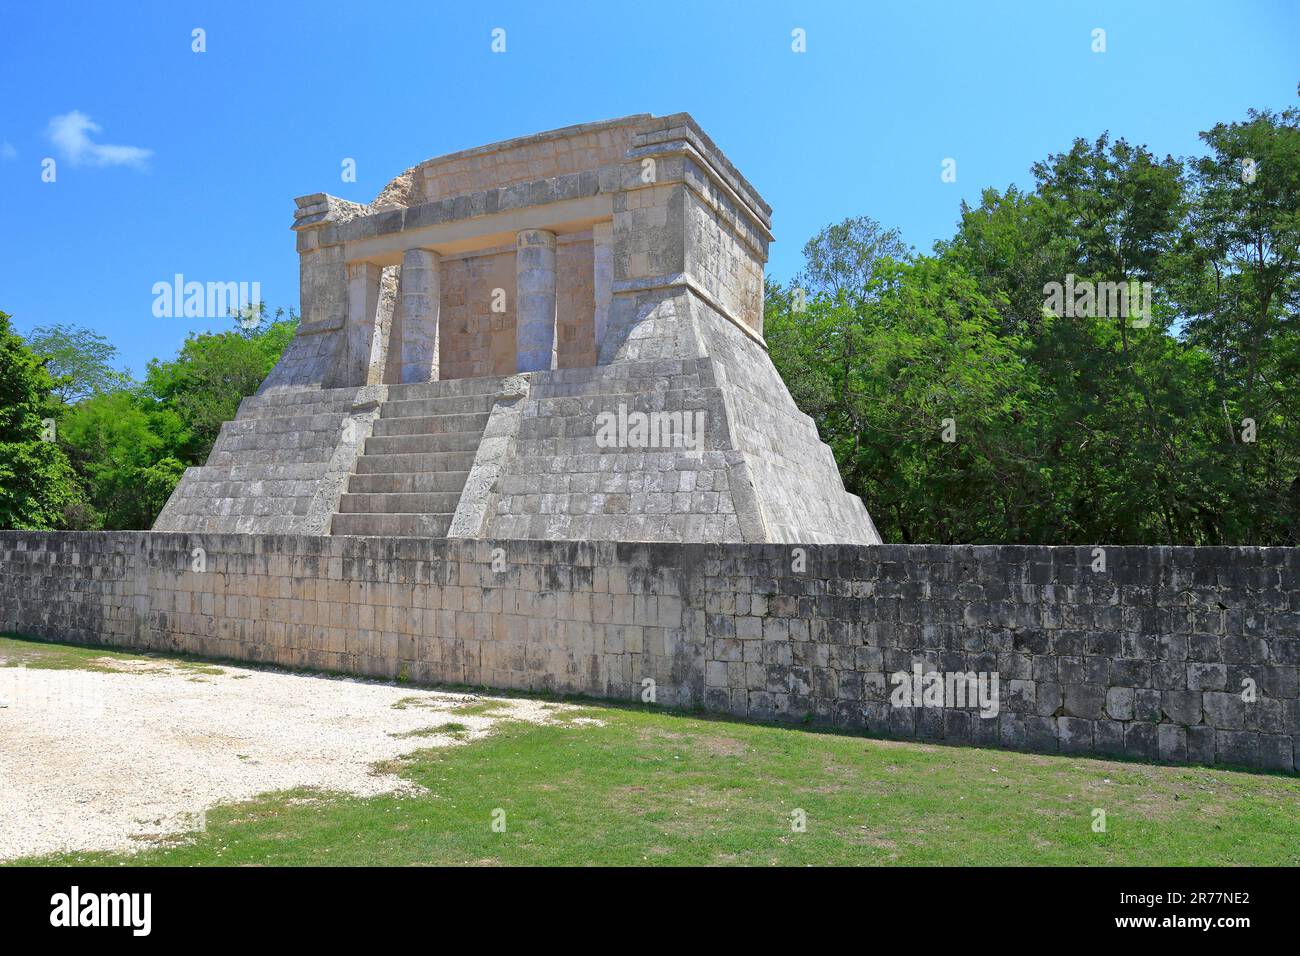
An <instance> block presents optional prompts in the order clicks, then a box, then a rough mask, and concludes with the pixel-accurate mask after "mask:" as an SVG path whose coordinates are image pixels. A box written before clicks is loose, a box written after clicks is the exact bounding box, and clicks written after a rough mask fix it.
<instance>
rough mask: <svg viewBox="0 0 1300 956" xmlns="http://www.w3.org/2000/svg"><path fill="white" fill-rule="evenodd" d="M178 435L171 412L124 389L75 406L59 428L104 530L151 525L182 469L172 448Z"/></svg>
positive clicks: (179, 424) (177, 423) (180, 431)
mask: <svg viewBox="0 0 1300 956" xmlns="http://www.w3.org/2000/svg"><path fill="white" fill-rule="evenodd" d="M183 434H185V431H184V428H183V423H182V422H181V421H180V420H179V419H178V418H177V417H176V415H175V413H174V412H171V411H169V410H167V409H163V408H159V407H157V406H156V403H153V402H151V401H150V400H149V399H148V397H147V396H142V395H140V394H137V393H134V392H129V391H118V392H111V393H109V394H107V395H95V396H93V397H91V398H88V399H85V400H84V401H82V402H78V403H77V404H76V405H75V406H73V407H72V408H71V409H70V410H69V411H68V413H67V415H66V416H65V419H64V422H63V426H62V427H61V428H60V438H61V440H62V442H63V443H64V447H65V448H67V450H68V455H69V457H70V458H71V459H72V462H73V464H74V465H75V466H76V468H77V471H78V472H79V473H80V474H81V475H82V477H83V479H84V482H85V485H86V488H87V490H88V497H89V500H90V503H91V505H92V506H93V507H94V509H95V510H96V512H98V515H99V520H100V521H101V522H102V524H103V525H104V526H105V527H107V528H110V529H120V528H126V529H146V528H148V527H150V526H151V525H152V524H153V520H154V518H156V517H157V515H158V512H159V511H161V510H162V506H163V505H164V504H166V503H167V497H168V496H169V495H170V494H171V492H172V489H173V488H174V487H175V486H176V482H177V481H179V480H180V477H181V474H182V473H183V472H184V470H185V465H184V464H183V463H182V462H181V461H179V460H178V459H177V458H176V457H175V454H174V448H173V443H174V442H175V440H176V438H177V436H180V435H183Z"/></svg>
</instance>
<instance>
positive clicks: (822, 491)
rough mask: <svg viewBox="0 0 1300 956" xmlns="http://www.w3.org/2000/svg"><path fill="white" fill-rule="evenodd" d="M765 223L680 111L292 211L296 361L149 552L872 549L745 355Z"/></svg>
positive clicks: (195, 478)
mask: <svg viewBox="0 0 1300 956" xmlns="http://www.w3.org/2000/svg"><path fill="white" fill-rule="evenodd" d="M770 215H771V209H770V208H769V207H768V205H767V204H766V203H765V202H763V200H762V198H760V196H759V195H758V192H757V191H756V190H755V189H754V187H753V186H751V185H750V184H749V183H748V182H747V181H746V180H745V178H744V177H743V176H742V175H741V174H740V173H739V172H737V170H736V169H735V167H734V166H732V165H731V163H730V162H729V161H728V160H727V158H726V157H725V156H724V155H723V154H722V152H721V151H720V150H719V149H718V148H717V147H716V146H715V145H714V144H713V142H712V141H711V140H710V139H709V137H708V136H706V135H705V134H704V132H703V131H702V130H701V129H700V128H699V127H698V126H697V125H696V124H695V122H694V121H693V120H692V119H691V118H690V117H689V116H687V115H686V114H676V115H673V116H666V117H661V118H656V117H652V116H647V115H641V116H629V117H624V118H622V119H616V120H609V121H606V122H601V123H592V124H588V125H584V126H572V127H568V128H565V129H559V130H554V131H552V132H548V133H541V134H538V135H535V136H528V137H524V138H521V139H514V140H509V141H507V142H504V143H496V144H493V145H491V146H484V147H480V148H478V149H471V150H466V151H464V152H460V153H454V154H452V155H450V156H443V157H439V158H437V159H431V160H429V161H427V162H424V163H421V164H420V165H418V166H415V167H412V168H411V169H408V170H407V171H406V172H404V173H402V174H401V175H400V176H398V177H397V178H396V179H395V180H393V182H392V183H390V184H389V185H388V186H387V187H385V189H384V190H383V191H382V193H381V194H380V196H379V197H378V198H377V199H376V200H375V202H373V203H371V204H370V205H368V206H361V205H357V204H355V203H351V202H347V201H345V200H342V199H337V198H335V197H333V196H329V195H326V194H324V193H317V194H315V195H310V196H303V197H301V198H299V199H298V200H297V211H296V213H295V220H294V225H293V229H294V232H295V233H296V235H297V239H298V255H299V259H300V265H301V312H302V323H301V326H300V328H299V330H298V333H297V336H296V337H295V338H294V341H293V343H292V344H291V345H290V346H289V348H288V350H287V351H286V353H285V355H284V358H283V359H282V360H281V362H280V363H279V364H278V365H277V366H276V368H275V370H274V371H273V372H272V373H271V374H270V376H269V377H268V378H267V380H266V382H265V383H264V384H263V386H262V388H261V389H260V390H259V391H258V393H257V395H255V396H253V397H252V398H249V399H247V400H246V401H245V402H244V403H243V405H242V406H241V407H240V410H239V415H238V417H237V418H236V419H235V420H234V421H233V422H228V423H227V424H226V425H225V427H224V428H223V429H222V432H221V435H220V437H219V438H218V440H217V443H216V446H215V447H214V448H213V450H212V454H211V455H210V457H209V458H208V461H207V463H206V464H205V465H204V466H203V467H201V468H192V469H190V470H189V471H187V472H186V474H185V476H184V478H183V479H182V481H181V482H180V484H179V485H178V486H177V488H176V491H175V493H174V494H173V495H172V498H171V500H170V501H169V502H168V503H167V506H166V508H165V509H164V510H163V512H162V514H161V515H160V516H159V518H158V521H157V523H156V524H155V526H154V528H155V530H157V531H207V532H232V531H233V532H248V533H266V532H297V533H306V534H335V535H417V536H432V537H451V538H481V537H497V538H548V539H567V540H587V541H591V540H613V541H676V542H682V541H735V542H771V541H805V542H807V541H823V542H831V541H840V542H850V543H857V544H872V543H876V542H878V541H879V540H880V539H879V536H878V535H877V534H876V530H875V527H874V525H873V524H872V522H871V518H870V517H869V515H868V514H867V511H866V509H865V508H864V507H863V505H862V502H861V501H860V500H859V499H858V498H857V497H855V496H853V495H850V494H847V493H846V492H845V490H844V485H843V483H842V482H841V480H840V476H839V472H838V470H837V468H836V465H835V460H834V457H833V455H832V454H831V451H830V449H829V448H827V447H826V446H825V445H824V444H822V442H821V441H820V440H819V438H818V436H817V430H816V428H815V426H814V425H813V423H812V421H811V420H810V419H809V418H808V417H807V416H806V415H804V414H803V413H802V412H800V411H799V409H798V408H797V407H796V406H795V404H794V402H793V401H792V400H791V398H790V395H789V392H788V391H787V390H786V388H785V385H784V383H783V382H782V381H781V379H780V377H779V376H778V375H777V373H776V370H775V368H774V367H773V366H772V362H771V360H770V359H769V358H768V355H767V351H766V348H765V346H764V343H763V265H764V263H765V262H766V261H767V246H768V242H769V241H770V239H771V233H770V225H771V219H770ZM611 422H613V423H615V424H617V423H624V424H623V425H622V426H621V427H616V428H615V429H614V430H613V432H610V430H609V428H608V427H607V428H606V431H605V433H602V426H603V425H604V426H608V425H609V424H610V423H611Z"/></svg>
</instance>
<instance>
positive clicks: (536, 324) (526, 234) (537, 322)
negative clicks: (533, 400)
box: [515, 229, 555, 372]
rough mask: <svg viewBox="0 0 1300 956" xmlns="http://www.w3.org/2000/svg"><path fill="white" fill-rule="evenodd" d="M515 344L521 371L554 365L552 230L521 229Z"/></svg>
mask: <svg viewBox="0 0 1300 956" xmlns="http://www.w3.org/2000/svg"><path fill="white" fill-rule="evenodd" d="M515 300H516V301H515V346H516V349H517V352H518V357H517V359H516V361H517V362H518V365H517V366H516V367H517V368H518V369H519V371H521V372H538V371H544V370H546V369H552V368H554V367H555V233H553V232H548V231H547V230H545V229H521V230H520V231H519V237H518V242H517V244H516V247H515Z"/></svg>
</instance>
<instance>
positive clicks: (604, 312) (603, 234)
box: [591, 222, 614, 359]
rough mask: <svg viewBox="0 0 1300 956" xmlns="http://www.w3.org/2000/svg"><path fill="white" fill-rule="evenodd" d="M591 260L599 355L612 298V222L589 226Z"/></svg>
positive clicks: (597, 353) (598, 354)
mask: <svg viewBox="0 0 1300 956" xmlns="http://www.w3.org/2000/svg"><path fill="white" fill-rule="evenodd" d="M591 253H592V255H591V260H592V266H593V269H594V273H595V274H594V276H593V282H592V287H593V288H594V289H595V291H596V319H595V326H596V328H595V342H596V355H597V357H598V359H599V356H600V343H601V340H602V339H604V337H605V326H606V325H608V324H609V307H610V304H611V303H612V302H613V300H614V224H613V223H612V222H598V223H596V224H595V225H594V226H592V227H591Z"/></svg>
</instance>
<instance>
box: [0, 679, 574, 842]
mask: <svg viewBox="0 0 1300 956" xmlns="http://www.w3.org/2000/svg"><path fill="white" fill-rule="evenodd" d="M97 664H100V665H106V666H110V667H112V668H113V670H112V671H111V672H102V671H95V670H41V669H36V668H25V667H0V860H5V859H13V858H15V857H24V856H33V855H37V854H45V853H55V852H63V851H70V850H114V851H131V850H136V849H141V848H143V847H145V846H148V845H149V844H150V842H151V841H153V840H156V839H158V838H159V837H160V836H167V835H174V834H178V833H184V832H187V831H194V830H197V829H200V827H201V825H202V821H203V817H202V813H203V812H204V811H206V810H208V809H209V808H211V807H213V806H215V805H216V804H219V803H228V802H231V801H238V800H244V799H248V798H250V797H254V796H256V795H258V794H262V793H267V792H271V791H276V790H287V789H291V788H295V787H315V788H319V789H321V790H330V791H336V792H344V793H349V794H357V795H362V796H366V795H372V794H377V793H391V792H394V791H397V790H403V789H411V788H413V787H414V785H413V784H411V783H409V782H408V781H404V780H402V779H401V778H399V777H397V776H395V775H393V774H391V773H380V772H377V771H376V770H374V769H373V766H372V765H373V764H375V763H376V762H378V761H384V760H389V759H391V758H394V757H398V756H400V755H402V754H405V753H409V752H411V751H413V750H419V749H424V748H428V747H437V746H455V745H458V744H461V743H464V742H466V741H469V740H473V739H474V738H476V737H480V736H482V735H483V734H485V733H487V732H488V731H489V729H490V728H491V726H492V724H493V723H495V722H496V721H497V720H499V719H501V718H502V717H508V718H513V719H516V720H527V721H532V722H539V723H540V722H545V721H547V720H548V719H550V718H552V717H553V716H555V715H556V714H558V713H560V712H562V711H564V710H566V709H568V708H566V707H564V706H562V705H555V704H545V703H542V702H539V701H531V700H515V699H499V698H479V697H467V696H466V695H463V694H448V693H439V692H435V691H428V690H419V689H413V688H410V687H400V686H396V685H392V684H383V683H374V682H368V681H360V680H345V679H336V678H326V677H316V676H310V675H303V674H290V673H284V672H277V671H267V670H254V669H248V668H240V667H230V666H227V665H224V664H223V665H221V667H220V668H219V669H218V668H194V667H184V666H181V665H173V664H170V663H168V662H165V661H153V660H150V661H124V660H114V659H112V658H103V659H101V660H100V661H98V662H97ZM218 671H219V672H218ZM485 701H491V702H493V704H494V705H499V710H497V711H495V712H494V713H493V714H491V715H488V716H484V715H473V714H464V713H459V712H458V708H463V707H464V706H465V705H466V704H467V703H476V702H485ZM395 705H396V706H395ZM450 722H454V723H457V724H462V725H464V727H465V728H466V730H465V731H464V732H463V733H461V734H459V735H458V736H457V737H452V736H449V735H446V734H436V735H420V736H405V737H404V736H400V735H402V734H410V733H411V732H412V731H420V730H429V729H431V728H437V727H440V726H441V725H443V724H446V723H450Z"/></svg>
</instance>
